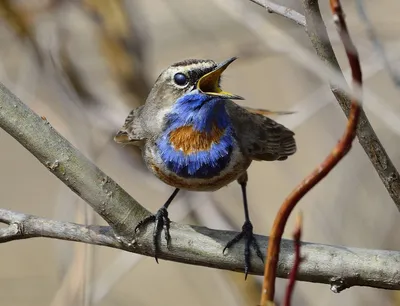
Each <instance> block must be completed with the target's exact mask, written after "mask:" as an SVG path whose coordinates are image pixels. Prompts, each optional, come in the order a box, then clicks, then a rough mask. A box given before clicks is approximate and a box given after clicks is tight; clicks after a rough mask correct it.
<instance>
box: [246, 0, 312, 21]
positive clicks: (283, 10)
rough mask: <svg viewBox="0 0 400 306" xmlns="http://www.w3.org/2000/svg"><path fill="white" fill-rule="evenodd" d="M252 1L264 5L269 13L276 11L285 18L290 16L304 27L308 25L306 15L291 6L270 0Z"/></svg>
mask: <svg viewBox="0 0 400 306" xmlns="http://www.w3.org/2000/svg"><path fill="white" fill-rule="evenodd" d="M250 1H251V2H254V3H255V4H258V5H260V6H262V7H263V8H265V9H266V10H267V11H268V12H269V13H275V14H278V15H281V16H283V17H285V18H288V19H290V20H292V21H294V22H295V23H297V24H298V25H301V26H303V27H304V26H305V25H306V19H305V18H304V16H303V15H302V14H300V13H299V12H296V11H295V10H293V9H291V8H288V7H286V6H283V5H279V4H276V3H274V2H272V1H269V0H250Z"/></svg>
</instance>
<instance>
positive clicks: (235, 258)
mask: <svg viewBox="0 0 400 306" xmlns="http://www.w3.org/2000/svg"><path fill="white" fill-rule="evenodd" d="M0 222H3V223H7V224H9V226H8V227H6V228H0V243H1V242H7V241H12V240H18V239H26V238H33V237H48V238H56V239H62V240H69V241H77V242H83V243H90V244H95V245H102V246H107V247H112V248H117V249H122V250H126V251H129V252H133V253H137V254H142V255H146V256H152V254H153V249H152V234H151V233H150V232H148V233H144V235H142V236H140V242H139V241H137V242H136V243H135V244H134V245H132V246H127V245H126V244H123V243H121V242H120V241H119V240H118V239H117V238H116V236H115V235H114V232H113V230H112V228H111V227H109V226H84V225H80V224H76V223H70V222H61V221H54V220H49V219H45V218H40V217H36V216H32V215H26V214H22V213H17V212H12V211H9V210H5V209H0ZM235 234H236V233H235V232H231V231H220V230H211V229H207V228H204V227H197V226H188V225H180V224H173V225H172V227H171V236H172V243H171V245H172V247H171V250H170V251H167V248H166V245H165V244H162V248H161V250H162V253H161V255H160V258H163V259H166V260H171V261H176V262H181V263H187V264H192V265H200V266H206V267H214V268H219V269H226V270H232V271H242V267H243V261H242V260H243V259H242V254H243V244H241V245H240V246H238V247H235V248H233V249H232V250H231V251H230V252H229V253H228V254H226V255H223V254H222V248H223V247H224V246H225V244H226V243H227V242H228V241H229V240H230V239H231V238H232V237H233V236H234V235H235ZM257 239H258V242H259V243H260V246H261V247H262V250H265V249H266V246H267V244H268V238H267V237H264V236H257ZM301 253H302V256H303V257H304V261H303V262H302V263H301V267H300V270H299V273H298V279H299V280H302V281H308V282H318V283H326V284H330V285H331V290H332V291H334V292H340V291H342V290H344V289H346V288H349V287H351V286H369V287H376V288H385V289H396V290H398V289H400V274H399V273H398V266H399V264H400V252H395V251H377V250H367V249H358V248H346V247H338V246H330V245H321V244H313V243H302V245H301ZM293 256H294V248H293V242H292V241H290V240H282V246H281V253H280V256H279V270H278V276H279V277H287V276H288V274H289V272H290V271H291V268H292V265H293ZM252 264H253V267H254V271H253V273H254V274H259V275H262V274H263V272H264V268H263V265H262V263H261V262H260V261H259V260H255V261H254V262H253V263H252Z"/></svg>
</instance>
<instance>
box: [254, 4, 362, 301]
mask: <svg viewBox="0 0 400 306" xmlns="http://www.w3.org/2000/svg"><path fill="white" fill-rule="evenodd" d="M331 6H332V12H333V19H334V21H335V22H336V24H337V26H338V32H339V35H340V38H341V40H342V42H343V45H344V48H345V50H346V54H347V56H348V59H349V64H350V67H351V70H352V77H353V84H358V85H360V86H361V84H362V74H361V66H360V62H359V58H358V53H357V51H356V48H355V46H354V44H353V43H352V41H351V39H350V36H349V33H348V30H347V26H346V23H345V21H344V17H343V12H342V10H341V7H340V3H339V2H338V1H335V0H331ZM360 109H361V106H360V102H359V101H357V100H356V99H353V100H352V101H351V109H350V114H349V120H348V123H347V128H346V131H345V132H344V134H343V136H342V138H341V139H340V141H339V143H338V144H337V145H336V146H335V147H334V149H333V150H332V152H331V153H330V154H329V155H328V157H327V158H326V159H325V160H324V161H323V162H322V163H321V164H320V165H319V166H318V167H317V168H316V169H315V170H314V171H313V172H312V173H311V174H310V175H309V176H307V177H306V178H305V179H304V180H303V181H302V182H301V183H300V185H298V187H297V188H296V189H294V190H293V191H292V193H291V194H290V195H289V196H288V197H287V198H286V200H285V201H284V203H283V204H282V206H281V208H280V209H279V211H278V214H277V216H276V218H275V221H274V224H273V226H272V230H271V235H270V243H269V245H268V252H267V257H266V265H265V273H264V283H263V289H262V293H261V301H260V305H261V306H264V305H266V304H267V301H270V302H273V300H274V296H275V278H276V270H277V265H278V259H279V252H280V240H281V238H282V235H283V231H284V229H285V225H286V222H287V220H288V218H289V216H290V213H291V212H292V210H293V209H294V207H295V206H296V204H297V203H298V202H299V201H300V200H301V199H302V198H303V197H304V196H305V195H306V194H307V193H308V192H309V191H310V190H311V189H312V188H313V187H314V186H316V184H318V183H319V182H320V181H321V180H322V179H323V178H324V177H325V176H326V175H327V174H328V173H329V172H330V171H331V170H332V169H333V168H334V167H335V166H336V165H337V164H338V162H339V161H340V160H341V159H342V158H343V157H344V156H345V155H346V154H347V153H348V152H349V150H350V148H351V145H352V142H353V140H354V138H355V136H356V128H357V124H358V118H359V114H360Z"/></svg>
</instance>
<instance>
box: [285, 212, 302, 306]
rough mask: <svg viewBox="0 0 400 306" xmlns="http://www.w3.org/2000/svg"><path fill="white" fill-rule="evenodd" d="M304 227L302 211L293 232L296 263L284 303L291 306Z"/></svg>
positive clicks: (290, 275) (291, 272)
mask: <svg viewBox="0 0 400 306" xmlns="http://www.w3.org/2000/svg"><path fill="white" fill-rule="evenodd" d="M302 227H303V216H302V214H301V213H299V214H298V215H297V220H296V227H295V229H294V232H293V244H294V252H295V253H294V263H293V268H292V270H291V271H290V274H289V282H288V285H287V288H286V293H285V301H284V304H283V305H285V306H290V301H291V298H292V295H293V290H294V285H295V284H296V276H297V271H299V267H300V263H301V260H302V258H301V255H300V246H301V244H300V239H301V230H302Z"/></svg>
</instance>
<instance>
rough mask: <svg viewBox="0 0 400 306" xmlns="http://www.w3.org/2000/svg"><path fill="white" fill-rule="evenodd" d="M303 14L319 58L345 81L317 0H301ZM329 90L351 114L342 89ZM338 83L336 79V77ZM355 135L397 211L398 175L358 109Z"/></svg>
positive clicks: (367, 121) (398, 205)
mask: <svg viewBox="0 0 400 306" xmlns="http://www.w3.org/2000/svg"><path fill="white" fill-rule="evenodd" d="M303 6H304V13H305V17H306V21H307V34H308V36H309V38H310V40H311V43H312V45H313V47H314V49H315V51H316V53H317V54H318V56H319V57H320V59H321V60H322V61H323V62H324V63H325V64H327V65H328V66H330V67H331V68H333V69H335V70H336V71H338V72H339V73H340V74H341V75H342V76H341V77H342V79H343V80H344V76H343V73H342V71H341V69H340V66H339V63H338V61H337V58H336V56H335V53H334V52H333V48H332V45H331V42H330V40H329V36H328V33H327V31H326V27H325V24H324V21H323V19H322V16H321V12H320V9H319V4H318V0H303ZM330 82H331V90H332V93H333V94H334V96H335V98H336V100H337V101H338V103H339V105H340V107H341V108H342V110H343V112H344V113H345V115H346V116H347V117H349V113H350V104H351V99H350V97H349V95H347V94H346V93H345V92H344V91H343V88H342V89H339V88H338V87H337V86H335V85H332V81H330ZM335 82H337V80H335ZM357 138H358V141H359V142H360V145H361V146H362V147H363V149H364V151H365V153H366V154H367V156H368V158H369V160H370V161H371V163H372V165H373V166H374V168H375V170H376V172H377V173H378V175H379V177H380V179H381V181H382V183H383V185H384V186H385V188H386V190H387V191H388V193H389V195H390V197H391V198H392V200H393V202H394V203H395V205H396V207H397V209H398V210H399V211H400V174H399V172H398V171H397V169H396V167H395V166H394V164H393V162H392V161H391V159H390V157H389V156H388V154H387V153H386V150H385V148H384V147H383V145H382V144H381V142H380V140H379V138H378V136H377V135H376V133H375V131H374V129H373V127H372V126H371V124H370V122H369V120H368V117H367V116H366V114H365V112H364V111H363V110H362V109H361V110H360V118H359V121H358V126H357Z"/></svg>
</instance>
